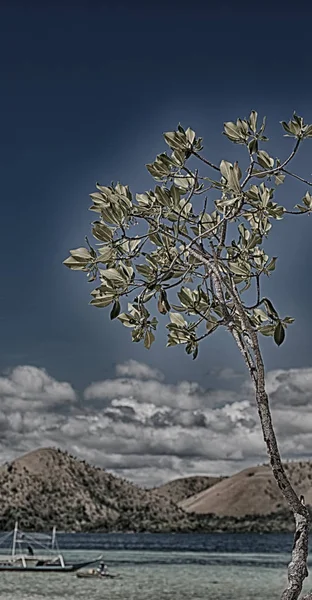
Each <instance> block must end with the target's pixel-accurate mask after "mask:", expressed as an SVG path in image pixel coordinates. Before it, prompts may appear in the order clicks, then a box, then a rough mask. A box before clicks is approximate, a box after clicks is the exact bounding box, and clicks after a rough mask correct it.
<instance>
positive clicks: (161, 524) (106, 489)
mask: <svg viewBox="0 0 312 600" xmlns="http://www.w3.org/2000/svg"><path fill="white" fill-rule="evenodd" d="M0 489H1V495H0V529H2V530H3V529H8V528H11V527H12V526H13V524H14V521H15V520H16V519H17V518H18V520H19V524H20V526H21V527H22V528H24V529H36V530H38V531H40V530H46V529H49V528H50V527H51V526H52V525H53V524H54V525H56V527H57V528H58V529H61V530H66V531H70V530H75V531H82V530H88V531H91V530H94V529H101V530H102V531H108V530H110V531H112V530H113V531H129V530H133V531H146V530H149V531H159V530H161V531H166V530H167V531H169V530H172V529H173V530H180V529H183V528H184V527H185V525H186V524H187V522H188V519H189V518H188V516H187V514H186V513H185V512H184V511H183V510H182V509H180V508H178V507H177V506H176V505H175V504H173V503H172V502H171V501H170V499H168V498H166V497H164V496H157V495H155V494H153V493H152V492H151V491H148V490H143V489H141V488H139V487H138V486H136V485H135V484H133V483H130V482H129V481H126V480H124V479H121V478H119V477H115V476H114V475H112V474H110V473H107V472H106V471H105V470H104V469H100V468H97V467H92V466H90V465H88V464H87V463H86V462H85V461H80V460H77V459H76V458H74V457H73V456H70V455H69V454H67V453H66V452H61V451H60V450H56V449H52V448H44V449H40V450H36V451H34V452H30V453H28V454H26V455H24V456H22V457H21V458H18V459H16V460H14V461H13V462H12V463H10V464H6V465H3V466H2V467H0Z"/></svg>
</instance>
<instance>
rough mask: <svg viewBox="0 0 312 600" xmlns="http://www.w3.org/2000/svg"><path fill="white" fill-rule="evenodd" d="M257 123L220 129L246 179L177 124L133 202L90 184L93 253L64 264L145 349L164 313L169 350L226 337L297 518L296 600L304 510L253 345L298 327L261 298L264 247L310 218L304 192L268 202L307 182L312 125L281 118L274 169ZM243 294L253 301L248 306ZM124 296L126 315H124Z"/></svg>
mask: <svg viewBox="0 0 312 600" xmlns="http://www.w3.org/2000/svg"><path fill="white" fill-rule="evenodd" d="M265 125H266V121H265V118H264V119H263V122H262V124H261V126H259V125H258V115H257V113H256V111H252V112H251V114H250V116H249V119H237V121H236V123H234V122H227V123H225V124H224V131H223V133H224V134H225V135H226V136H227V138H228V139H229V140H230V141H231V142H233V143H234V144H240V145H243V146H245V147H246V150H247V157H248V163H246V165H245V166H246V171H245V174H244V176H243V174H242V170H241V169H240V167H239V165H238V162H235V163H234V164H231V163H230V162H228V161H226V160H222V161H221V163H220V165H216V164H214V163H213V162H211V161H210V160H208V159H207V158H205V157H204V155H203V154H202V151H203V143H202V138H199V137H197V136H196V134H195V132H194V131H193V130H192V129H190V128H188V129H186V130H184V129H183V127H182V126H181V125H179V126H178V128H177V130H176V131H172V132H168V133H165V134H164V138H165V142H166V143H167V145H168V146H169V148H170V154H167V153H162V154H159V155H158V156H157V157H156V160H155V162H153V163H151V164H148V165H147V169H148V171H149V172H150V174H151V175H152V177H153V178H154V179H155V180H156V182H158V184H157V185H156V186H155V188H154V189H153V190H151V191H149V192H146V193H144V194H136V196H135V199H134V198H133V196H132V194H131V192H130V190H129V187H128V186H124V185H121V184H120V183H117V184H116V185H115V184H114V183H112V185H111V186H110V187H105V186H102V185H99V184H97V185H96V188H97V191H96V192H95V193H93V194H91V198H92V201H93V205H92V206H91V210H92V211H94V212H95V213H98V215H99V217H98V219H97V220H96V221H94V223H93V229H92V233H93V236H94V238H95V239H96V240H98V242H99V244H98V248H97V249H94V248H93V247H92V246H91V245H90V244H89V241H88V239H87V238H86V243H87V247H84V248H77V249H76V250H71V252H70V254H71V256H70V257H69V258H67V259H66V260H65V261H64V264H65V265H66V266H67V267H69V268H70V269H73V270H79V271H85V272H87V274H88V278H89V281H98V286H97V287H96V289H95V290H93V291H92V292H91V295H92V300H91V304H92V305H93V306H96V307H99V308H102V307H107V306H110V305H111V307H112V308H111V311H110V318H111V319H115V318H118V320H119V321H120V322H121V323H122V324H123V325H125V326H126V327H129V328H131V329H132V340H133V341H134V342H139V341H140V340H144V345H145V347H146V348H150V346H151V344H152V343H153V341H154V339H155V336H154V332H155V330H156V329H157V326H158V319H157V318H156V316H155V313H156V311H157V310H158V313H160V315H161V316H164V318H167V319H168V316H169V322H168V323H167V325H166V327H167V330H168V343H167V346H175V345H178V344H184V345H185V350H186V352H187V353H188V354H190V355H192V356H193V358H196V357H197V354H198V350H199V345H200V342H203V340H204V339H205V338H207V337H209V336H211V335H212V333H213V332H214V331H216V330H217V329H218V328H219V327H225V328H226V329H227V330H228V332H229V333H230V334H231V336H232V337H233V338H234V340H235V342H236V344H237V346H238V348H239V351H240V352H241V354H242V357H243V359H244V362H245V365H246V368H247V370H248V373H249V376H250V378H251V381H252V383H253V386H254V390H255V399H256V404H257V409H258V413H259V417H260V422H261V427H262V432H263V437H264V441H265V444H266V447H267V452H268V455H269V459H270V463H271V467H272V471H273V474H274V477H275V479H276V482H277V484H278V486H279V488H280V490H281V491H282V493H283V496H284V497H285V499H286V500H287V502H288V505H289V507H290V509H291V510H292V512H293V514H294V519H295V527H296V531H295V538H294V547H293V551H292V560H291V562H290V564H289V566H288V586H287V588H286V589H285V590H284V592H283V594H282V598H283V600H295V599H297V598H298V597H299V594H300V592H301V590H302V585H303V581H304V578H305V577H307V574H308V572H307V555H308V530H309V513H308V509H307V507H306V506H305V502H304V498H303V497H300V499H299V498H298V496H297V494H296V492H295V490H294V489H293V487H292V485H291V483H290V481H289V479H288V477H287V475H286V473H285V470H284V467H283V464H282V461H281V457H280V453H279V449H278V445H277V440H276V436H275V432H274V428H273V424H272V419H271V413H270V406H269V401H268V396H267V393H266V384H265V368H264V362H263V357H262V352H261V347H260V337H261V336H262V335H264V336H272V338H273V339H274V341H275V343H276V344H277V345H278V346H279V345H280V344H282V343H283V341H284V338H285V331H286V328H287V327H288V325H289V324H291V323H292V322H293V321H294V319H293V318H291V317H288V316H286V317H281V316H280V315H279V314H278V312H277V310H276V308H275V307H274V305H273V303H272V301H271V300H270V299H269V298H267V297H263V296H262V293H261V284H262V281H263V278H265V277H269V276H271V274H272V272H273V271H274V270H275V266H276V260H277V259H276V257H272V258H270V257H269V256H268V255H267V254H266V252H265V249H264V244H265V241H266V239H267V238H268V236H269V235H270V233H271V228H272V222H274V221H279V220H282V219H283V217H284V216H285V215H293V214H296V215H297V214H308V213H310V212H311V211H312V196H311V195H310V193H309V191H307V192H306V194H305V195H304V197H303V199H302V203H301V204H297V205H296V207H295V209H294V210H288V209H287V208H286V207H285V206H281V205H279V204H278V203H277V202H275V201H274V195H275V192H276V188H277V186H279V185H281V184H283V183H284V180H285V178H286V177H287V178H295V179H296V180H297V181H298V182H300V183H301V184H305V186H307V187H311V186H312V183H311V182H309V181H307V180H305V179H304V178H302V177H301V176H299V175H297V174H295V173H292V172H291V171H289V170H288V167H289V164H290V163H291V161H292V159H293V158H294V156H295V155H296V154H297V152H298V150H299V148H300V146H301V145H302V142H303V140H305V139H306V138H311V137H312V125H306V124H305V123H304V120H303V119H302V118H301V117H299V116H298V115H296V114H294V115H293V117H292V119H291V120H290V121H289V122H288V123H286V122H284V121H283V122H282V127H283V129H284V131H285V132H286V136H287V137H291V138H293V139H294V145H293V150H292V151H291V153H290V155H289V156H288V158H286V159H285V160H282V161H281V160H279V159H278V158H276V159H274V158H273V157H271V156H270V155H269V154H268V153H267V152H266V151H265V150H263V149H260V146H262V145H263V144H264V143H266V142H267V141H268V138H267V137H266V136H265V135H264V131H265ZM199 166H201V167H202V169H203V173H200V172H199ZM212 173H213V174H214V175H215V177H211V174H212ZM207 193H209V197H208V196H207ZM211 205H213V209H212V210H211ZM103 267H104V268H103ZM251 293H254V294H255V299H254V301H253V302H252V303H248V299H249V298H250V295H251ZM128 297H130V299H131V302H130V303H128V309H127V312H121V303H122V302H123V301H124V300H125V299H126V298H128ZM161 318H162V317H161ZM311 597H312V596H311Z"/></svg>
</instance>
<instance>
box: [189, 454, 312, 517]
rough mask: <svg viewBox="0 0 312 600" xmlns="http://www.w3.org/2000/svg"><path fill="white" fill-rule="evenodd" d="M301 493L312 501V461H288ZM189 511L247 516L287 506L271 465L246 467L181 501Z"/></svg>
mask: <svg viewBox="0 0 312 600" xmlns="http://www.w3.org/2000/svg"><path fill="white" fill-rule="evenodd" d="M284 467H285V469H286V472H287V474H288V476H289V478H290V481H291V483H292V484H293V486H294V488H295V490H296V492H297V493H298V494H303V495H304V497H305V501H306V504H310V505H312V462H297V463H296V462H293V463H286V464H285V465H284ZM179 506H180V507H181V508H183V509H184V510H185V511H187V512H190V513H197V514H210V513H213V514H215V515H218V516H231V517H244V516H246V515H269V514H270V513H277V512H279V511H283V510H284V509H287V504H286V502H285V500H284V498H283V496H282V494H281V492H280V490H279V488H278V487H277V484H276V482H275V480H274V477H273V474H272V472H271V468H270V467H269V465H263V466H259V467H253V468H248V469H244V471H241V472H239V473H237V474H235V475H232V476H231V477H228V478H227V479H224V480H222V481H220V482H219V483H216V484H215V485H214V486H212V487H210V488H209V489H207V490H204V491H202V492H200V493H198V494H195V495H194V496H191V497H189V498H186V499H185V500H182V501H181V502H180V503H179Z"/></svg>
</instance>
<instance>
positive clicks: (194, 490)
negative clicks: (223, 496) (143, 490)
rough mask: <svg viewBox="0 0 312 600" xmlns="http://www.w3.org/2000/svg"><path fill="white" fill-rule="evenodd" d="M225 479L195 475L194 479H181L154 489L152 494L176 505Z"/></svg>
mask: <svg viewBox="0 0 312 600" xmlns="http://www.w3.org/2000/svg"><path fill="white" fill-rule="evenodd" d="M223 479H225V478H224V477H207V476H206V477H205V476H204V475H195V476H193V477H181V478H180V479H174V480H173V481H169V482H168V483H164V485H161V486H159V487H155V488H153V489H152V492H154V493H155V494H157V495H158V496H164V497H166V498H169V499H170V500H171V501H172V502H174V503H175V504H178V503H179V502H183V501H184V500H186V499H187V498H189V497H191V496H194V495H196V494H199V493H200V492H202V491H203V490H208V489H209V488H210V487H212V486H213V485H215V484H216V483H219V482H220V481H222V480H223Z"/></svg>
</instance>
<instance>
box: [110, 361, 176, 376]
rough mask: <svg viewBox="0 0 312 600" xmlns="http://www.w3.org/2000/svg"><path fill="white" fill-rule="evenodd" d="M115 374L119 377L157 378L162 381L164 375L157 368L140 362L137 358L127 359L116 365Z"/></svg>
mask: <svg viewBox="0 0 312 600" xmlns="http://www.w3.org/2000/svg"><path fill="white" fill-rule="evenodd" d="M116 374H117V375H118V376H119V377H135V378H136V379H158V380H159V381H162V380H163V379H164V375H163V373H162V372H161V371H159V370H158V369H153V368H152V367H150V366H149V365H145V364H144V363H140V362H138V361H137V360H133V359H132V358H131V359H130V360H127V361H126V362H125V363H122V364H120V365H117V367H116Z"/></svg>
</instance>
